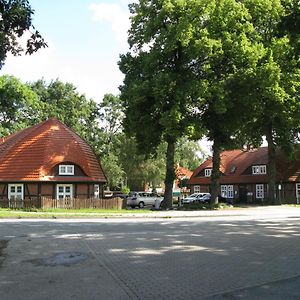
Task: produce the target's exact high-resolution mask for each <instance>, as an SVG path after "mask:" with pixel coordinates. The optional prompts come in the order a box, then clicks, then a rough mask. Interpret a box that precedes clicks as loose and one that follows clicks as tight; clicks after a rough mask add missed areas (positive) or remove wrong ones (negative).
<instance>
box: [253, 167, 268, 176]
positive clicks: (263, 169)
mask: <svg viewBox="0 0 300 300" xmlns="http://www.w3.org/2000/svg"><path fill="white" fill-rule="evenodd" d="M252 174H253V175H261V174H267V166H266V165H256V166H252Z"/></svg>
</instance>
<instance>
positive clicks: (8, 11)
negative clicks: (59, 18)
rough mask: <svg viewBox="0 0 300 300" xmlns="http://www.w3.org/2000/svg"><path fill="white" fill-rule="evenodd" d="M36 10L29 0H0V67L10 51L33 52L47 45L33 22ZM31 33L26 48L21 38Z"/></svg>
mask: <svg viewBox="0 0 300 300" xmlns="http://www.w3.org/2000/svg"><path fill="white" fill-rule="evenodd" d="M33 14H34V10H33V9H32V7H31V5H30V4H29V1H27V0H0V69H1V68H2V67H3V65H4V62H5V59H6V57H7V54H8V53H11V54H13V55H20V54H21V53H22V52H24V51H25V52H26V54H32V53H33V52H35V51H37V50H38V49H40V48H42V47H46V46H47V44H46V43H45V41H44V39H43V38H42V36H41V35H40V33H39V32H38V31H37V30H36V29H35V28H34V26H33V24H32V16H33ZM26 32H29V33H30V37H29V38H28V39H27V44H26V48H25V49H23V47H22V46H21V45H20V41H19V38H20V37H21V36H23V35H24V34H25V33H26Z"/></svg>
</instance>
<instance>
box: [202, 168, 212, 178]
mask: <svg viewBox="0 0 300 300" xmlns="http://www.w3.org/2000/svg"><path fill="white" fill-rule="evenodd" d="M211 173H212V169H204V176H205V177H210V176H211Z"/></svg>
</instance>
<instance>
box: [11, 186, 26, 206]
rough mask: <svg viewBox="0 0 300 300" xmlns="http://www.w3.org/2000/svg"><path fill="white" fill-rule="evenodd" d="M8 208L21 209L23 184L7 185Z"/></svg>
mask: <svg viewBox="0 0 300 300" xmlns="http://www.w3.org/2000/svg"><path fill="white" fill-rule="evenodd" d="M8 200H9V206H13V207H23V200H24V189H23V184H9V185H8Z"/></svg>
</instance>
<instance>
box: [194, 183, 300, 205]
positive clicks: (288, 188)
mask: <svg viewBox="0 0 300 300" xmlns="http://www.w3.org/2000/svg"><path fill="white" fill-rule="evenodd" d="M258 184H260V183H258ZM196 186H200V192H203V193H209V192H210V186H209V185H196ZM263 186H264V198H263V199H262V198H256V183H255V184H240V185H237V184H235V185H233V190H234V199H233V200H234V202H235V203H262V202H264V201H267V199H268V184H266V183H264V184H263ZM194 187H195V185H192V186H191V187H190V188H191V194H192V193H195V190H194ZM219 193H220V191H219ZM276 194H277V198H278V199H279V200H280V201H281V203H296V183H295V182H287V183H281V190H278V185H277V190H276Z"/></svg>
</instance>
